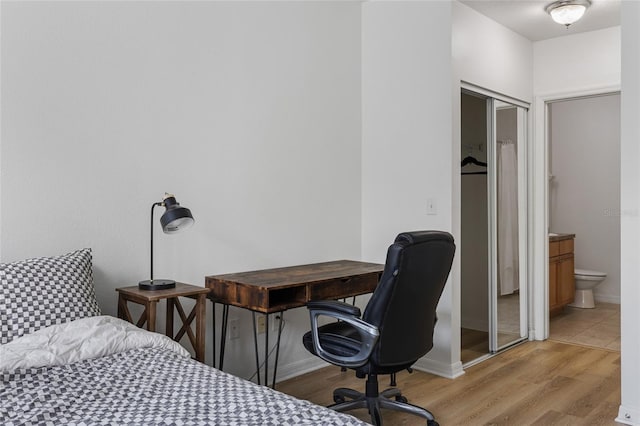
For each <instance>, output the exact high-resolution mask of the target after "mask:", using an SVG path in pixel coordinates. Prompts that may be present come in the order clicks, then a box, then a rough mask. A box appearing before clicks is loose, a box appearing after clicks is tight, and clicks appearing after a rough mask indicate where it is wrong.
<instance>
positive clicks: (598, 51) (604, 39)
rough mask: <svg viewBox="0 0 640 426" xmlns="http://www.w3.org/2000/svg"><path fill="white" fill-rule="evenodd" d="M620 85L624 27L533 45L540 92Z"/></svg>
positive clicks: (537, 91) (536, 90)
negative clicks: (622, 31) (621, 44)
mask: <svg viewBox="0 0 640 426" xmlns="http://www.w3.org/2000/svg"><path fill="white" fill-rule="evenodd" d="M619 85H620V27H612V28H606V29H604V30H599V31H591V32H586V33H578V34H573V35H568V36H564V37H558V38H552V39H548V40H542V41H538V42H535V43H534V44H533V91H534V93H535V94H536V95H538V96H539V95H542V94H546V93H554V94H555V93H562V92H566V91H578V90H587V89H593V88H599V87H606V86H619Z"/></svg>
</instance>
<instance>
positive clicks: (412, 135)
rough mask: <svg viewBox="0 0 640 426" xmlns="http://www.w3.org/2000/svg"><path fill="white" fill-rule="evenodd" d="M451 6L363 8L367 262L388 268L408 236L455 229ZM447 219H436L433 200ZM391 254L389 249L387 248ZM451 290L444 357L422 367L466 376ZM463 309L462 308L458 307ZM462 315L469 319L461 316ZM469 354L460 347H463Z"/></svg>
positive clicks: (442, 309)
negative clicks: (430, 207)
mask: <svg viewBox="0 0 640 426" xmlns="http://www.w3.org/2000/svg"><path fill="white" fill-rule="evenodd" d="M450 37H451V3H450V2H444V1H438V2H366V3H363V5H362V137H363V145H362V253H363V257H364V258H365V259H366V260H370V261H378V262H384V258H385V255H386V247H388V246H389V245H390V244H391V243H392V242H393V239H394V238H395V236H396V235H397V234H398V233H399V232H402V231H410V230H417V229H439V230H445V231H450V230H451V214H452V211H451V209H452V200H451V174H452V167H453V163H452V145H451V139H452V136H451V129H452V123H451V85H452V81H451V71H452V69H451V44H450ZM428 198H432V199H434V200H435V202H436V208H437V214H436V215H431V216H430V215H427V214H426V210H427V199H428ZM383 247H384V249H381V248H383ZM456 294H457V291H455V290H454V289H452V287H451V279H450V282H449V285H448V286H447V288H446V289H445V293H444V295H443V296H442V298H441V301H440V304H439V306H438V317H439V321H438V325H437V327H436V332H435V337H434V342H435V347H434V349H433V350H432V351H431V352H430V353H429V354H428V355H427V356H426V358H427V359H426V360H422V361H421V362H419V365H420V366H422V368H428V369H430V370H431V371H438V372H439V373H440V374H443V375H447V376H453V375H457V374H459V373H460V372H461V370H460V368H459V366H456V365H455V363H456V362H457V363H458V364H459V356H457V357H456V356H455V354H453V353H452V352H451V346H452V343H451V342H452V341H451V339H452V338H455V334H456V333H458V329H459V318H457V321H458V325H455V324H453V323H452V320H454V319H455V318H452V306H454V305H453V297H454V295H456ZM458 303H459V302H458ZM455 315H459V312H456V313H455ZM457 346H458V351H459V338H458V343H457Z"/></svg>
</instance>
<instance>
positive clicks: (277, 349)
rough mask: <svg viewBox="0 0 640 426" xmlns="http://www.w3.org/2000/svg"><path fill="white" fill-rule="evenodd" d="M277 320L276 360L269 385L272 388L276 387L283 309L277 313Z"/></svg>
mask: <svg viewBox="0 0 640 426" xmlns="http://www.w3.org/2000/svg"><path fill="white" fill-rule="evenodd" d="M278 318H279V322H278V341H277V343H276V361H275V363H274V364H273V384H272V385H271V387H272V388H273V389H275V388H276V373H277V371H278V356H279V354H280V336H282V321H283V319H284V311H280V313H279V314H278Z"/></svg>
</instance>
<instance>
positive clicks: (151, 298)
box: [116, 283, 209, 362]
mask: <svg viewBox="0 0 640 426" xmlns="http://www.w3.org/2000/svg"><path fill="white" fill-rule="evenodd" d="M116 290H117V291H118V318H121V319H124V320H126V321H129V322H130V323H132V324H136V325H137V326H138V327H143V326H144V325H145V323H146V324H147V330H149V331H156V307H157V305H158V301H159V300H162V299H167V312H166V314H167V322H166V332H165V334H166V335H167V336H169V337H171V338H172V339H173V340H175V341H180V339H181V338H182V337H183V336H184V335H185V333H186V334H187V336H188V337H189V341H190V342H191V346H193V349H194V350H195V352H196V356H195V358H196V359H197V360H198V361H200V362H204V339H205V337H204V336H205V335H204V332H205V315H206V297H207V294H208V293H209V289H208V288H204V287H196V286H194V285H189V284H183V283H176V286H175V288H169V289H166V290H141V289H139V288H138V286H132V287H122V288H117V289H116ZM180 297H188V298H191V299H195V300H196V304H195V306H194V307H193V309H192V310H191V313H189V315H188V316H187V315H186V314H185V311H184V309H183V308H182V304H181V303H180V299H179V298H180ZM127 302H133V303H137V304H139V305H143V306H144V312H143V313H142V315H141V316H140V318H139V319H138V321H133V318H131V313H130V312H129V307H128V306H127ZM174 307H175V309H176V310H177V311H178V315H179V316H180V319H181V320H182V327H180V330H178V333H176V334H175V335H174V334H173V310H174ZM194 319H195V322H196V332H195V334H194V333H193V330H192V329H191V323H192V322H193V320H194Z"/></svg>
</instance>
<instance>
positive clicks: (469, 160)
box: [460, 155, 487, 167]
mask: <svg viewBox="0 0 640 426" xmlns="http://www.w3.org/2000/svg"><path fill="white" fill-rule="evenodd" d="M467 164H475V165H476V166H482V167H487V163H484V162H482V161H479V160H477V159H476V158H475V157H472V156H470V155H467V156H466V157H464V159H463V160H462V165H461V166H460V167H464V166H466V165H467Z"/></svg>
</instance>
